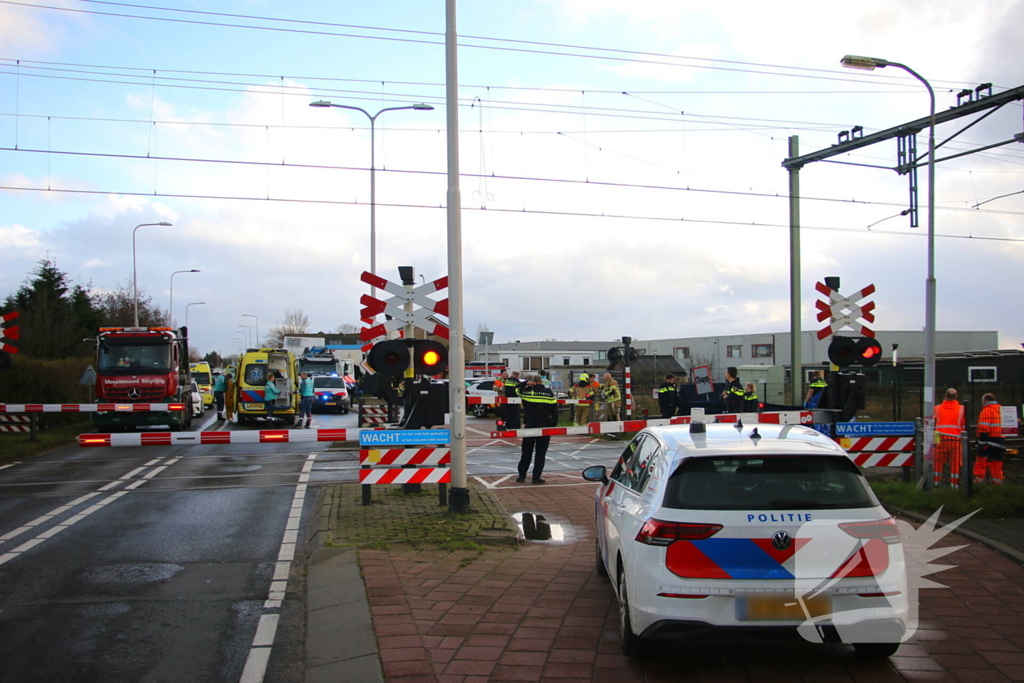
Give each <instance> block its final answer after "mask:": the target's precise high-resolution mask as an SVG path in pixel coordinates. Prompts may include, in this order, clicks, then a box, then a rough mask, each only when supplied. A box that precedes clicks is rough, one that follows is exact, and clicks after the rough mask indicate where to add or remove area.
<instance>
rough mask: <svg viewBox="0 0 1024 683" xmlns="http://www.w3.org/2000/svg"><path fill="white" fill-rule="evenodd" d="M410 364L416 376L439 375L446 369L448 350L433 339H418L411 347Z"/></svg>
mask: <svg viewBox="0 0 1024 683" xmlns="http://www.w3.org/2000/svg"><path fill="white" fill-rule="evenodd" d="M412 363H413V370H415V372H416V374H417V375H429V376H434V375H440V374H441V373H443V372H444V370H445V368H447V367H448V349H446V348H445V346H444V344H442V343H441V342H438V341H434V340H433V339H418V340H416V342H415V344H414V345H413V347H412Z"/></svg>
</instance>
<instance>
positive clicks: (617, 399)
mask: <svg viewBox="0 0 1024 683" xmlns="http://www.w3.org/2000/svg"><path fill="white" fill-rule="evenodd" d="M601 394H602V395H603V396H604V400H605V403H606V404H607V406H606V408H605V411H606V413H605V419H607V420H609V421H614V420H618V419H619V406H620V405H621V404H622V394H621V393H620V392H619V383H618V382H616V381H615V378H614V377H612V373H610V372H606V373H604V384H602V385H601Z"/></svg>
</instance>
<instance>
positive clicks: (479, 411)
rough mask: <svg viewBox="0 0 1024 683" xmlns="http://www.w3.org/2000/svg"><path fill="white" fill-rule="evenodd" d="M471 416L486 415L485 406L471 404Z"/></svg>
mask: <svg viewBox="0 0 1024 683" xmlns="http://www.w3.org/2000/svg"><path fill="white" fill-rule="evenodd" d="M473 417H487V406H482V405H475V406H473Z"/></svg>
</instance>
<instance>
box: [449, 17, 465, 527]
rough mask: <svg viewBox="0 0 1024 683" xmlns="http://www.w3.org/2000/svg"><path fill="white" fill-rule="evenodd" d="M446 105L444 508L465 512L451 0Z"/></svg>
mask: <svg viewBox="0 0 1024 683" xmlns="http://www.w3.org/2000/svg"><path fill="white" fill-rule="evenodd" d="M444 42H445V86H446V87H445V104H446V105H447V106H446V109H447V125H448V289H449V292H448V298H449V303H450V305H451V308H450V310H449V311H448V323H449V325H450V326H451V335H450V337H449V341H450V346H449V348H448V392H449V393H448V398H449V405H450V406H451V416H452V417H451V422H452V423H451V430H452V435H451V436H452V438H451V448H452V453H451V456H452V490H451V495H450V496H449V501H448V509H449V510H450V511H451V512H457V513H466V512H469V485H468V480H467V478H466V381H465V380H466V350H465V347H464V346H463V343H462V338H463V334H464V331H463V323H462V223H461V212H462V195H461V194H460V193H459V70H458V34H457V32H456V30H455V0H445V39H444Z"/></svg>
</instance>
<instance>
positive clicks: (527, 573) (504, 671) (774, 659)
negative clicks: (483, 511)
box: [359, 475, 1024, 683]
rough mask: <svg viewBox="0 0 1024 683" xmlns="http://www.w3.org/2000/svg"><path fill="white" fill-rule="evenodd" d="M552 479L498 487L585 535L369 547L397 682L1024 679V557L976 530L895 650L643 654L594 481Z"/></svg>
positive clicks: (380, 629) (387, 659)
mask: <svg viewBox="0 0 1024 683" xmlns="http://www.w3.org/2000/svg"><path fill="white" fill-rule="evenodd" d="M548 482H549V483H548V484H547V485H544V486H531V485H528V484H527V485H516V484H505V485H503V486H502V487H500V488H498V489H496V490H495V491H494V492H495V494H496V495H497V497H498V499H499V500H500V501H501V502H502V504H503V505H504V507H505V508H506V509H507V510H508V511H509V512H513V513H514V512H516V511H524V510H527V511H532V512H539V513H543V514H544V515H545V516H546V517H547V519H548V520H549V521H551V522H556V523H568V524H571V525H572V526H573V527H574V530H575V542H571V543H552V542H533V543H527V544H525V545H524V546H523V547H522V548H521V549H519V550H509V549H505V548H498V549H488V550H487V551H485V552H484V553H482V554H478V553H476V552H468V551H458V552H451V553H446V552H443V551H436V550H433V551H415V550H397V549H395V550H361V551H360V552H359V561H360V564H361V565H362V569H363V575H364V577H365V582H366V590H367V594H368V596H369V602H370V608H371V613H372V615H373V624H374V628H375V630H376V634H377V639H378V645H379V647H380V652H381V660H382V662H383V668H384V673H385V677H386V680H387V681H388V683H420V682H424V683H425V682H427V681H430V682H437V683H482V682H483V681H551V682H554V681H560V682H562V683H568V682H570V681H594V682H597V681H615V682H616V683H620V682H629V681H649V682H650V681H768V680H777V681H812V680H814V681H819V680H829V681H833V680H834V681H872V682H873V681H894V682H897V681H964V682H967V681H970V682H972V683H973V682H975V681H1007V680H1018V681H1024V652H1022V650H1024V617H1022V614H1024V587H1022V586H1024V568H1022V567H1021V566H1020V565H1018V564H1017V563H1015V562H1012V561H1011V560H1009V559H1006V558H1005V557H1003V556H1002V555H999V554H997V553H995V552H994V551H991V550H989V549H987V548H985V547H982V546H980V545H978V544H976V543H970V545H969V546H968V547H967V548H965V549H963V550H959V551H957V552H955V553H953V554H952V555H950V556H948V557H949V559H948V563H949V564H956V565H957V568H955V569H950V570H948V571H944V572H942V573H940V574H939V575H938V576H937V577H933V578H934V579H936V580H939V581H941V582H942V583H945V584H946V585H948V586H950V588H949V589H935V590H924V591H922V592H921V613H920V618H921V626H920V629H919V630H918V633H917V635H916V636H915V638H914V639H913V640H911V641H909V642H907V643H904V645H903V646H902V647H901V648H900V651H899V652H898V653H897V656H895V657H893V658H890V659H888V660H881V661H871V660H866V659H863V658H861V657H860V656H858V655H857V654H856V653H854V652H853V649H852V648H851V647H849V646H843V645H831V646H821V645H814V644H811V643H802V642H799V643H795V644H792V645H785V646H778V645H758V646H752V645H744V646H736V645H733V646H724V645H710V646H709V645H700V646H693V647H686V646H660V647H659V648H658V649H657V650H656V651H655V653H654V654H653V655H652V656H650V657H648V658H647V659H645V660H643V661H633V660H629V659H628V658H626V657H624V656H622V655H621V654H620V652H619V643H618V630H617V619H618V611H617V606H616V603H615V599H614V593H613V591H612V587H611V585H610V583H608V581H607V580H606V579H603V578H601V577H599V576H598V575H597V574H596V572H595V571H594V540H593V514H594V513H593V498H592V496H593V492H594V485H592V484H586V483H584V482H582V480H581V479H579V478H578V477H574V476H571V475H549V476H548ZM963 543H968V542H967V541H966V539H963V538H962V537H956V538H953V543H952V544H953V545H960V544H963ZM939 545H941V544H939ZM979 584H980V585H979Z"/></svg>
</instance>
